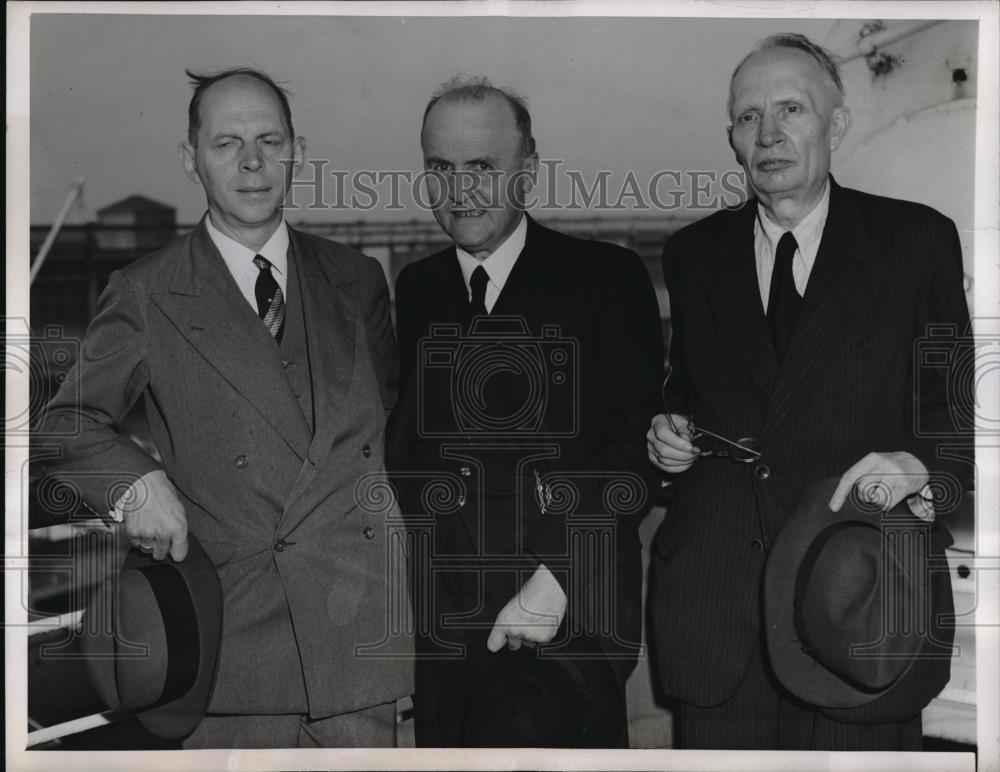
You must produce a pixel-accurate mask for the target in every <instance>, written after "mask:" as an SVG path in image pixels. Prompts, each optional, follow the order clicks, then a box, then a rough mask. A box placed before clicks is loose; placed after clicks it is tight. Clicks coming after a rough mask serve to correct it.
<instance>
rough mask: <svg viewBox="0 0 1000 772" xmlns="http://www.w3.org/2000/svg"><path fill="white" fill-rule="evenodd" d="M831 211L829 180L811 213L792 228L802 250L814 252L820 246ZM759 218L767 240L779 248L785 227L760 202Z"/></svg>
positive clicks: (758, 206)
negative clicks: (771, 216) (774, 219)
mask: <svg viewBox="0 0 1000 772" xmlns="http://www.w3.org/2000/svg"><path fill="white" fill-rule="evenodd" d="M829 211H830V181H829V180H827V181H826V186H825V187H824V188H823V195H822V196H820V199H819V201H817V202H816V206H814V207H813V208H812V209H811V210H809V213H808V214H807V215H806V216H805V217H803V218H802V219H801V220H800V221H799V224H798V225H796V226H795V227H794V228H792V235H793V236H794V237H795V242H796V243H797V244H798V245H799V249H800V250H801V251H803V252H813V253H814V252H815V251H816V249H817V248H818V247H819V242H820V239H822V238H823V226H825V225H826V216H827V214H828V213H829ZM757 219H758V221H759V222H760V226H761V228H763V230H764V235H765V236H766V237H767V240H768V241H769V242H770V243H771V244H772V247H773V248H777V244H778V241H779V240H780V239H781V237H782V235H783V234H784V233H785V228H782V227H781V226H780V225H778V224H777V223H776V222H774V221H773V220H772V219H771V218H770V217H769V216H768V214H767V212H766V211H764V207H763V206H761V204H760V203H759V202H758V204H757Z"/></svg>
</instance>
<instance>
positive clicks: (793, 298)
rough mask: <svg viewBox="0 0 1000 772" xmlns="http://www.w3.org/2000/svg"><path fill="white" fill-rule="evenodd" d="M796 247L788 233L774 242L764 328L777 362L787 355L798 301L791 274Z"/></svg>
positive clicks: (793, 238)
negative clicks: (776, 246) (772, 264)
mask: <svg viewBox="0 0 1000 772" xmlns="http://www.w3.org/2000/svg"><path fill="white" fill-rule="evenodd" d="M798 246H799V245H798V244H797V243H796V241H795V237H794V236H793V235H792V232H791V231H785V233H784V235H782V237H781V240H780V241H779V242H778V249H777V251H776V252H775V255H774V270H773V271H772V273H771V291H770V294H769V295H768V299H767V326H768V327H769V328H770V329H771V340H773V341H774V351H775V353H776V354H777V355H778V361H779V362H780V361H781V360H782V359H784V358H785V354H786V353H787V352H788V344H789V343H790V342H791V340H792V332H793V331H794V330H795V320H796V319H798V316H799V307H800V306H801V305H802V298H801V297H799V293H798V291H797V290H796V289H795V277H794V275H793V274H792V258H793V257H794V256H795V250H796V249H798Z"/></svg>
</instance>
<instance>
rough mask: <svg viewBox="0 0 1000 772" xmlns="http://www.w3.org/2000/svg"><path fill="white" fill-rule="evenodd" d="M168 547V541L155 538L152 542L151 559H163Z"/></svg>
mask: <svg viewBox="0 0 1000 772" xmlns="http://www.w3.org/2000/svg"><path fill="white" fill-rule="evenodd" d="M169 549H170V542H169V541H164V540H163V539H157V540H156V541H155V542H153V560H163V559H164V558H165V557H166V556H167V551H168V550H169Z"/></svg>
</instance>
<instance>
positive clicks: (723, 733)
mask: <svg viewBox="0 0 1000 772" xmlns="http://www.w3.org/2000/svg"><path fill="white" fill-rule="evenodd" d="M761 653H762V652H760V651H758V652H757V653H756V654H755V656H754V658H753V660H752V661H751V663H750V666H749V668H748V670H747V676H746V678H745V679H744V681H743V683H741V684H740V686H739V689H737V691H736V694H734V695H733V696H732V697H731V698H730V699H729V700H728V701H726V702H725V703H723V704H722V705H720V706H718V707H714V708H696V707H694V706H691V705H687V704H685V703H681V704H680V707H679V710H678V711H677V712H676V720H677V728H676V731H677V745H678V747H683V748H715V749H725V750H735V749H743V750H799V751H876V750H887V749H892V750H898V751H919V750H920V749H921V721H920V714H919V713H918V714H917V715H916V716H914V717H913V718H911V719H910V720H908V721H903V722H887V723H881V724H847V723H842V722H840V721H834V720H833V719H832V718H829V717H827V716H825V715H824V714H823V713H820V712H819V711H816V710H814V709H812V708H811V707H810V706H808V705H805V704H804V703H802V702H800V701H799V700H797V699H795V698H794V697H792V696H791V695H790V694H788V692H786V691H785V690H784V689H782V688H781V686H780V685H779V684H778V683H777V681H776V680H775V677H774V674H773V673H771V671H770V668H768V667H767V666H766V664H765V663H764V662H763V661H762V659H761Z"/></svg>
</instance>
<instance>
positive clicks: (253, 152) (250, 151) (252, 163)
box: [240, 143, 264, 172]
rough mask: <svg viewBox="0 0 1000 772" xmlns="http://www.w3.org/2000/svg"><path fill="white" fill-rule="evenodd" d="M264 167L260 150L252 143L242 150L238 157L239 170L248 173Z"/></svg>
mask: <svg viewBox="0 0 1000 772" xmlns="http://www.w3.org/2000/svg"><path fill="white" fill-rule="evenodd" d="M263 166H264V159H263V158H262V157H261V154H260V149H259V148H258V147H257V146H256V145H255V144H253V143H251V144H249V145H247V146H245V147H244V149H243V154H242V155H241V156H240V169H242V170H243V171H248V172H257V171H260V170H261V168H262V167H263Z"/></svg>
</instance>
